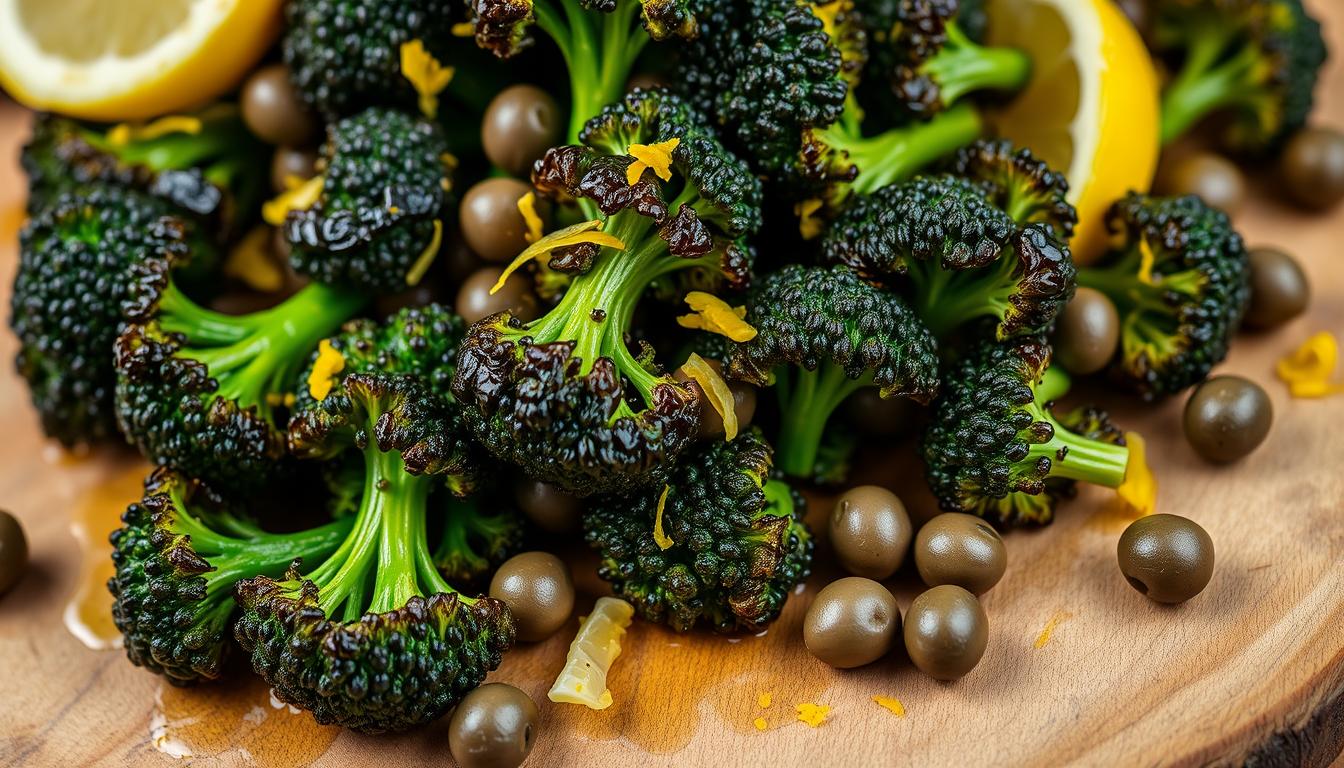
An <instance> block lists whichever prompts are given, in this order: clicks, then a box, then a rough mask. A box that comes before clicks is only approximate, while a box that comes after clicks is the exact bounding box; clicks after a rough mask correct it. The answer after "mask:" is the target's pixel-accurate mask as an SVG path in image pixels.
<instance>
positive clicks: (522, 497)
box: [513, 478, 583, 533]
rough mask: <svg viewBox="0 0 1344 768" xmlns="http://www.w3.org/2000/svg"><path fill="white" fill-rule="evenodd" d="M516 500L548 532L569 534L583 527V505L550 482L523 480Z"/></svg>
mask: <svg viewBox="0 0 1344 768" xmlns="http://www.w3.org/2000/svg"><path fill="white" fill-rule="evenodd" d="M513 498H514V500H515V501H517V502H518V507H519V508H520V509H522V510H523V514H524V515H527V519H528V520H531V521H532V522H533V523H534V524H536V526H537V527H538V528H540V529H542V530H543V531H546V532H547V533H565V532H567V531H572V530H574V529H576V528H578V527H579V520H580V518H581V517H582V515H583V502H582V501H579V499H578V498H576V497H575V496H572V495H570V494H568V493H565V492H564V491H562V490H560V489H559V488H557V487H556V486H554V485H551V484H550V483H543V482H542V481H540V480H533V479H531V478H521V479H519V481H518V484H517V485H516V486H515V487H514V494H513Z"/></svg>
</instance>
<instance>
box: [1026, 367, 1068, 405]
mask: <svg viewBox="0 0 1344 768" xmlns="http://www.w3.org/2000/svg"><path fill="white" fill-rule="evenodd" d="M1072 386H1073V381H1072V380H1071V379H1070V378H1069V374H1068V373H1066V372H1065V371H1064V369H1063V368H1061V367H1059V364H1058V363H1055V364H1054V365H1051V366H1049V367H1048V368H1046V369H1045V373H1043V374H1041V380H1040V381H1039V382H1037V383H1036V386H1035V387H1034V390H1035V392H1036V402H1038V403H1053V402H1055V401H1056V400H1058V399H1059V398H1061V397H1063V396H1064V395H1066V394H1067V393H1068V391H1069V388H1070V387H1072Z"/></svg>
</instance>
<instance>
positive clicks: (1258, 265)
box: [1242, 248, 1311, 328]
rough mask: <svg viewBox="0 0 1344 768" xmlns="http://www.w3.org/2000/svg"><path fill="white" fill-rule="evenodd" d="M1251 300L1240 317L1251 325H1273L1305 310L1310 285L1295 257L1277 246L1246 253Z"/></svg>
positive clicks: (1308, 298) (1252, 326)
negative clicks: (1249, 271)
mask: <svg viewBox="0 0 1344 768" xmlns="http://www.w3.org/2000/svg"><path fill="white" fill-rule="evenodd" d="M1250 264H1251V303H1250V306H1248V307H1247V308H1246V316H1245V318H1244V319H1243V320H1242V322H1244V323H1245V324H1246V325H1248V326H1250V327H1251V328H1274V327H1277V326H1280V325H1283V324H1284V323H1286V322H1288V321H1289V320H1292V319H1293V318H1295V317H1297V316H1298V315H1300V314H1302V313H1303V312H1305V311H1306V310H1307V304H1309V303H1310V301H1311V284H1310V283H1309V282H1308V281H1307V275H1306V273H1305V272H1303V271H1302V265H1301V264H1298V263H1297V259H1294V258H1293V257H1292V256H1289V255H1288V254H1286V253H1284V252H1283V251H1280V250H1278V249H1277V248H1256V249H1254V250H1252V251H1251V252H1250Z"/></svg>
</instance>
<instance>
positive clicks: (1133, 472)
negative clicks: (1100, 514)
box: [1115, 432, 1157, 517]
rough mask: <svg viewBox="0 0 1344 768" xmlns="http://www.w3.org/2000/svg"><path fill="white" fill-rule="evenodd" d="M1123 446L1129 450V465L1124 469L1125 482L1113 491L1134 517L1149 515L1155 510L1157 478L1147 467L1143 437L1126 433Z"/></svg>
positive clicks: (1135, 433) (1146, 452)
mask: <svg viewBox="0 0 1344 768" xmlns="http://www.w3.org/2000/svg"><path fill="white" fill-rule="evenodd" d="M1125 445H1126V446H1128V448H1129V464H1128V466H1126V467H1125V481H1124V482H1123V483H1121V484H1120V487H1119V488H1116V489H1115V493H1116V496H1117V497H1118V498H1119V499H1120V502H1121V503H1122V504H1124V505H1125V507H1126V508H1127V509H1129V511H1131V512H1133V513H1134V514H1135V515H1136V516H1138V517H1143V516H1144V515H1151V514H1152V513H1153V510H1155V509H1157V478H1156V477H1154V476H1153V470H1152V469H1151V468H1150V467H1149V466H1148V456H1147V454H1148V451H1147V446H1146V444H1145V442H1144V439H1143V435H1140V434H1139V433H1138V432H1126V433H1125Z"/></svg>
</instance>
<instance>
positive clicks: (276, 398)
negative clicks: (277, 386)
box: [266, 392, 294, 408]
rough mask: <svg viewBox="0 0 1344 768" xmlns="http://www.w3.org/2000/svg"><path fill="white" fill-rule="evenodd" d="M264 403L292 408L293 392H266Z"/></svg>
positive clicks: (276, 406) (275, 406) (274, 406)
mask: <svg viewBox="0 0 1344 768" xmlns="http://www.w3.org/2000/svg"><path fill="white" fill-rule="evenodd" d="M266 404H267V405H269V406H271V407H272V408H278V407H279V406H282V405H283V406H284V407H286V408H293V407H294V394H293V393H292V392H286V393H284V394H283V395H282V394H280V393H279V392H268V393H266Z"/></svg>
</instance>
